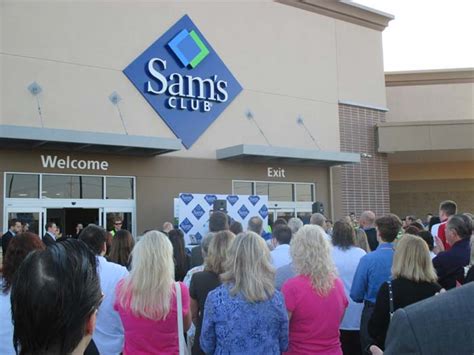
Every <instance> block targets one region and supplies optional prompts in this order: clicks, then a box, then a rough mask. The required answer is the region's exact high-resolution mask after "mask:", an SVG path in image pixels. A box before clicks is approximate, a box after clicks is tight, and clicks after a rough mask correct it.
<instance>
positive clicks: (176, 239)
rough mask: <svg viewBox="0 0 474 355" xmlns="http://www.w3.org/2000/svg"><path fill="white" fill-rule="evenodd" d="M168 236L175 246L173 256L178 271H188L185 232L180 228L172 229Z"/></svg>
mask: <svg viewBox="0 0 474 355" xmlns="http://www.w3.org/2000/svg"><path fill="white" fill-rule="evenodd" d="M168 238H169V240H170V242H171V245H172V246H173V258H174V260H175V262H176V268H177V271H179V272H180V273H185V272H186V267H187V260H186V250H185V247H184V234H183V232H182V231H181V230H179V229H172V230H171V231H170V232H169V233H168Z"/></svg>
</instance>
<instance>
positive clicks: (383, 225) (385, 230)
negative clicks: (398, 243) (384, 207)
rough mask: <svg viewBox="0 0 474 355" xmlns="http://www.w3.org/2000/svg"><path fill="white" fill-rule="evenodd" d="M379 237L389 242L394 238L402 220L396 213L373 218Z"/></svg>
mask: <svg viewBox="0 0 474 355" xmlns="http://www.w3.org/2000/svg"><path fill="white" fill-rule="evenodd" d="M375 226H376V227H377V229H378V231H379V234H380V237H381V238H382V239H383V241H385V242H388V243H391V242H393V241H394V240H395V238H396V237H397V235H398V232H400V228H401V227H402V221H401V220H400V218H399V217H398V216H397V215H394V214H393V213H389V214H387V215H386V216H383V217H379V218H377V219H376V220H375Z"/></svg>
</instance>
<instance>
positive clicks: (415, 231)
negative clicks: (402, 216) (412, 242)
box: [404, 224, 423, 235]
mask: <svg viewBox="0 0 474 355" xmlns="http://www.w3.org/2000/svg"><path fill="white" fill-rule="evenodd" d="M422 230H423V229H420V228H418V227H416V226H414V225H412V224H410V225H409V226H408V227H406V228H405V231H404V233H405V234H411V235H418V234H419V233H420V232H421V231H422Z"/></svg>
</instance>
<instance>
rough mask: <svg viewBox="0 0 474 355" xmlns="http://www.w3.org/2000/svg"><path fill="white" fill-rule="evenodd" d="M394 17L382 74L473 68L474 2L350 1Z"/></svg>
mask: <svg viewBox="0 0 474 355" xmlns="http://www.w3.org/2000/svg"><path fill="white" fill-rule="evenodd" d="M354 2H357V3H359V4H362V5H365V6H369V7H372V8H374V9H377V10H381V11H384V12H388V13H389V14H392V15H394V16H395V19H394V20H392V21H390V23H389V25H388V27H387V28H386V29H385V31H384V32H383V47H384V64H385V71H398V70H419V69H444V68H467V67H474V21H473V15H474V0H354Z"/></svg>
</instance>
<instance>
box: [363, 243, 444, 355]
mask: <svg viewBox="0 0 474 355" xmlns="http://www.w3.org/2000/svg"><path fill="white" fill-rule="evenodd" d="M437 280H438V277H437V276H436V272H435V269H434V267H433V263H432V261H431V257H430V251H429V249H428V245H427V244H426V242H425V241H424V240H423V239H422V238H421V237H418V236H414V235H411V234H405V235H403V237H402V238H401V239H400V240H399V241H398V243H397V246H396V247H395V254H394V256H393V265H392V281H389V282H386V283H384V284H383V285H382V286H381V287H380V290H379V292H378V294H377V300H376V302H375V308H374V312H373V313H372V317H371V318H370V321H369V334H370V336H371V337H372V338H373V339H374V343H375V345H377V346H379V347H380V348H381V349H383V348H384V344H385V337H386V335H387V330H388V326H389V323H390V318H391V316H392V314H393V313H394V312H395V311H396V310H397V309H398V308H403V307H406V306H408V305H410V304H413V303H416V302H419V301H421V300H424V299H426V298H428V297H431V296H433V295H435V294H436V293H437V292H439V291H440V290H441V286H439V284H438V282H437Z"/></svg>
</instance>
